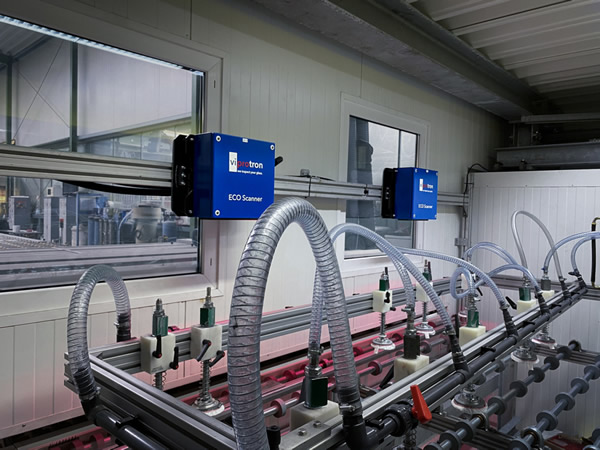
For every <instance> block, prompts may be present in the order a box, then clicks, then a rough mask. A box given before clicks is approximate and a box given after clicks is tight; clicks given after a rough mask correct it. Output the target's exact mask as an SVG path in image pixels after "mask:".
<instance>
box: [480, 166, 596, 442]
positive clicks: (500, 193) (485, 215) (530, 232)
mask: <svg viewBox="0 0 600 450" xmlns="http://www.w3.org/2000/svg"><path fill="white" fill-rule="evenodd" d="M474 179H475V186H474V192H473V214H472V218H473V222H472V226H473V228H472V242H473V243H476V242H481V241H491V242H495V243H497V244H498V245H501V246H503V247H504V248H506V249H507V250H508V251H509V252H510V253H511V254H512V255H513V256H514V257H515V258H517V260H518V257H519V256H518V253H517V249H516V246H515V244H514V240H513V237H512V233H511V226H510V218H511V215H512V213H513V212H514V211H516V210H526V211H529V212H531V213H532V214H535V215H536V216H537V217H539V218H540V219H541V220H542V222H544V224H545V225H546V226H547V227H548V229H549V231H550V233H551V234H552V236H553V237H554V240H555V241H556V242H558V241H559V240H560V239H562V238H564V237H566V236H568V235H571V234H574V233H577V232H582V231H589V230H590V224H591V221H592V220H593V219H594V217H596V216H598V215H600V170H564V171H539V172H510V173H503V172H499V173H481V174H476V175H475V176H474ZM517 224H518V229H519V232H520V236H521V240H522V242H523V245H524V250H525V255H526V257H527V262H528V266H529V269H530V270H531V271H532V273H533V274H534V275H535V276H536V277H540V276H541V267H542V266H543V264H544V259H545V257H546V254H547V252H548V249H549V247H548V243H547V241H546V238H545V236H544V235H543V233H542V232H541V231H540V230H539V228H538V227H537V225H535V224H534V222H532V221H531V220H530V219H528V218H525V217H523V216H520V217H519V218H518V221H517ZM575 242H576V241H575ZM575 242H573V243H571V244H567V245H565V246H563V247H562V248H561V249H560V250H559V252H558V253H559V256H560V261H561V267H562V271H563V275H565V276H566V277H567V279H568V280H573V277H570V276H568V275H567V273H568V272H570V271H571V270H572V267H571V249H572V247H573V244H574V243H575ZM474 261H475V263H476V264H477V265H478V266H479V267H481V268H482V269H486V270H491V269H493V268H494V267H497V266H498V265H500V260H499V259H498V258H497V257H496V256H495V255H492V254H491V253H489V252H485V251H482V252H480V253H478V254H476V256H475V259H474ZM577 264H578V268H579V270H580V271H581V273H582V274H583V277H584V278H585V280H586V281H587V282H588V283H589V280H590V266H591V259H590V244H589V243H588V244H585V245H584V246H582V247H580V250H579V252H578V257H577ZM509 274H510V273H509ZM512 275H519V276H520V274H519V273H517V272H513V273H512ZM549 275H550V277H551V278H552V279H554V280H556V279H557V276H556V272H555V269H554V264H553V263H552V264H551V265H550V271H549ZM506 295H510V296H511V297H512V298H513V299H514V300H517V299H518V293H517V292H508V291H507V292H506ZM498 311H499V310H498V308H497V306H496V302H495V300H494V298H493V297H491V296H487V295H486V298H485V299H484V301H483V302H482V308H481V315H482V319H483V320H484V321H489V322H491V323H496V324H497V323H500V321H501V315H499V313H498ZM599 312H600V304H598V302H596V301H593V300H586V301H582V302H580V303H578V304H577V305H576V306H574V307H573V308H572V309H571V310H569V311H568V312H567V313H566V314H564V315H563V316H561V317H560V318H559V319H557V320H556V321H554V322H553V323H552V325H551V326H550V331H551V334H552V336H553V337H554V338H555V339H556V340H557V342H558V343H559V344H563V345H566V344H568V343H569V342H570V341H571V340H572V339H576V340H578V341H580V342H581V345H582V346H583V348H584V349H587V350H591V351H595V352H598V351H600V332H598V330H599V325H600V314H599ZM582 374H583V367H582V366H578V365H575V364H570V363H563V364H561V367H560V368H559V369H558V370H557V371H555V372H550V373H548V374H547V379H546V381H544V382H543V383H541V384H534V385H532V386H531V387H530V392H529V394H528V395H527V397H525V398H524V399H517V401H516V405H517V410H516V413H517V414H518V415H519V416H520V417H521V418H522V420H521V421H520V423H521V425H522V426H524V427H526V426H529V425H533V424H535V423H536V419H535V416H536V414H537V413H538V412H540V411H542V410H544V409H550V408H551V407H552V406H553V405H554V397H555V395H556V394H557V393H559V392H561V391H568V390H569V389H570V388H571V386H570V385H569V383H570V380H571V379H573V378H574V377H575V376H581V375H582ZM515 376H516V377H518V379H522V378H524V377H525V376H527V368H525V367H519V370H518V371H517V373H516V375H515ZM576 401H577V403H576V406H575V408H574V409H573V410H572V411H565V412H563V413H562V414H561V415H560V416H559V426H558V429H560V430H562V431H564V432H565V433H566V434H567V435H571V436H582V435H583V436H589V435H591V433H592V431H593V429H594V428H595V427H596V426H598V420H599V418H600V415H599V413H598V411H600V384H599V383H598V382H594V381H592V382H591V383H590V390H589V391H588V393H586V394H585V395H580V396H578V397H577V398H576Z"/></svg>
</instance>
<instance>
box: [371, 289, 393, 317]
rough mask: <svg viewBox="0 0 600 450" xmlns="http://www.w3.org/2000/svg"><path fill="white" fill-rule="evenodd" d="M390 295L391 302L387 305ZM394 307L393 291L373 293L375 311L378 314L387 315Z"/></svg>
mask: <svg viewBox="0 0 600 450" xmlns="http://www.w3.org/2000/svg"><path fill="white" fill-rule="evenodd" d="M388 294H389V298H390V302H389V303H386V302H385V299H386V298H387V296H388ZM391 307H392V291H389V290H388V291H373V311H375V312H378V313H386V312H388V311H389V310H390V308H391Z"/></svg>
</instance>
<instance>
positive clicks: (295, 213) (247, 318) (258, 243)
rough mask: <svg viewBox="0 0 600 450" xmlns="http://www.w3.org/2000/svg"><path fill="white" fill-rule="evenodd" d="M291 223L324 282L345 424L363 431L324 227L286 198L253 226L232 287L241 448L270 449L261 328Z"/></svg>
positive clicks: (230, 370)
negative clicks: (278, 254) (271, 280)
mask: <svg viewBox="0 0 600 450" xmlns="http://www.w3.org/2000/svg"><path fill="white" fill-rule="evenodd" d="M294 222H295V223H298V224H299V225H300V226H301V228H302V229H303V231H304V233H305V234H306V237H307V238H308V241H309V243H310V246H311V248H312V251H313V255H314V257H315V260H316V265H317V270H318V272H319V276H320V278H321V280H322V281H323V283H322V286H321V288H322V292H323V298H324V303H325V306H326V308H327V324H328V327H329V334H330V337H331V348H332V353H333V361H334V374H335V380H336V385H337V394H338V398H339V399H340V404H341V405H340V409H342V413H343V421H344V425H346V424H347V422H348V421H350V422H351V423H352V424H353V425H358V426H360V425H361V424H362V427H363V428H364V419H363V417H362V405H361V399H360V392H359V386H358V382H359V381H358V376H357V373H356V367H355V363H354V354H353V351H352V336H351V334H350V325H349V323H348V314H347V311H346V299H345V298H344V287H343V285H342V278H341V275H340V270H339V267H338V262H337V257H336V254H335V251H334V248H333V245H332V244H331V239H330V238H329V235H328V233H327V227H326V226H325V223H324V222H323V219H322V218H321V216H320V215H319V213H318V212H317V210H316V209H315V208H314V207H313V206H312V205H311V204H310V203H308V202H307V201H306V200H302V199H298V198H286V199H283V200H280V201H278V202H275V203H274V204H272V205H271V206H270V207H269V208H268V209H267V210H266V211H265V212H264V213H263V214H262V216H261V217H260V218H259V219H258V220H257V222H256V224H255V225H254V227H253V229H252V231H251V232H250V236H249V237H248V241H247V243H246V247H245V249H244V252H243V253H242V257H241V259H240V264H239V266H238V271H237V276H236V280H235V285H234V288H233V295H232V301H231V309H230V315H229V336H228V345H227V347H228V351H227V355H228V356H227V376H228V380H229V397H230V403H231V412H232V418H233V428H234V432H235V435H236V440H237V444H238V448H240V449H241V450H246V449H261V450H262V449H265V448H268V442H267V433H266V427H265V422H264V413H263V407H262V390H261V377H260V327H261V319H262V310H263V303H264V296H265V288H266V284H267V278H268V276H269V271H270V267H271V262H272V260H273V254H274V253H275V248H276V247H277V244H278V243H279V240H280V238H281V236H282V234H283V232H284V231H285V229H286V228H287V227H288V226H289V225H290V224H292V223H294ZM313 309H314V308H313Z"/></svg>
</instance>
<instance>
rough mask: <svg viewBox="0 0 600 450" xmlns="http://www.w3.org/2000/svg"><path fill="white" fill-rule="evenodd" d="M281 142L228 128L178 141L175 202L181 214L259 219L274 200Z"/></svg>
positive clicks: (174, 152)
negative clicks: (227, 131)
mask: <svg viewBox="0 0 600 450" xmlns="http://www.w3.org/2000/svg"><path fill="white" fill-rule="evenodd" d="M274 192H275V144H274V143H272V142H265V141H258V140H254V139H248V138H243V137H238V136H229V135H226V134H222V133H203V134H198V135H189V136H178V137H177V138H176V139H175V141H174V143H173V173H172V190H171V197H172V202H171V203H172V204H171V207H172V209H173V211H174V212H175V214H177V215H179V216H190V217H198V218H201V219H258V218H259V217H260V215H261V214H262V213H263V212H264V211H265V209H267V208H268V207H269V205H271V204H272V203H273V200H274Z"/></svg>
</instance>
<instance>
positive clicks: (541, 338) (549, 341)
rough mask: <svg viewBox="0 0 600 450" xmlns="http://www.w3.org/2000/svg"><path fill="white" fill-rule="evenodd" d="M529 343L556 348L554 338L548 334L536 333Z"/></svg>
mask: <svg viewBox="0 0 600 450" xmlns="http://www.w3.org/2000/svg"><path fill="white" fill-rule="evenodd" d="M531 342H533V343H535V344H538V345H542V346H544V347H548V348H551V349H553V348H555V347H556V341H555V340H554V338H553V337H552V336H550V335H549V334H548V333H544V332H541V333H538V334H536V335H535V336H534V337H532V338H531Z"/></svg>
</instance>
